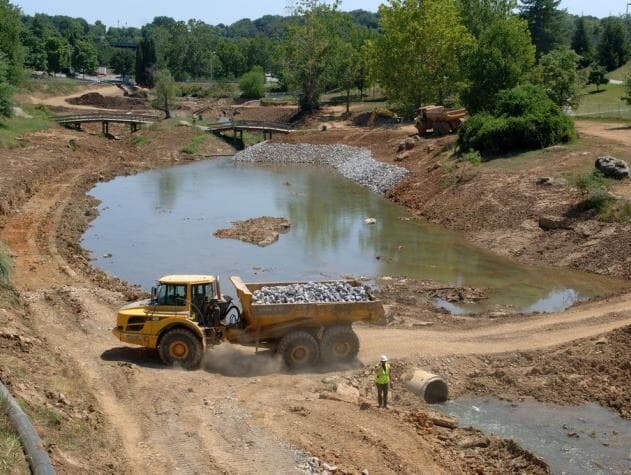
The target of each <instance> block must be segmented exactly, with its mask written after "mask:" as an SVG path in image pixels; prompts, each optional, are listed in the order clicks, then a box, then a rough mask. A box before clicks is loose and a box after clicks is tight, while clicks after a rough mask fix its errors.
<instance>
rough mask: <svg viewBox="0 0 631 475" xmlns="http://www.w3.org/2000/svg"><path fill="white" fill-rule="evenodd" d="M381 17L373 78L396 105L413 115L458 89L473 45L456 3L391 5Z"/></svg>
mask: <svg viewBox="0 0 631 475" xmlns="http://www.w3.org/2000/svg"><path fill="white" fill-rule="evenodd" d="M379 17H380V21H381V29H382V31H383V34H382V36H381V37H380V38H379V39H378V40H377V42H376V48H375V50H376V51H375V73H376V76H377V79H378V81H379V83H380V84H381V85H382V86H383V87H384V89H385V90H386V93H387V95H388V98H389V99H390V100H391V101H392V102H395V103H398V104H401V105H402V106H404V107H406V108H408V109H410V110H411V109H414V108H416V107H418V106H420V105H421V104H423V103H429V102H439V103H443V102H444V100H445V99H446V98H447V97H449V96H451V95H454V94H455V93H456V92H457V91H458V89H460V84H459V81H460V80H461V79H462V71H461V61H460V60H459V59H460V58H461V56H462V54H463V52H464V51H466V50H467V49H469V48H471V47H472V46H473V45H474V44H475V40H474V38H473V36H472V35H471V34H470V33H469V32H468V31H467V28H466V27H465V26H464V25H463V24H462V22H461V18H460V14H459V12H458V8H457V6H456V4H455V1H454V0H391V2H390V5H387V6H386V5H381V6H380V7H379Z"/></svg>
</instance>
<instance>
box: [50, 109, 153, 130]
mask: <svg viewBox="0 0 631 475" xmlns="http://www.w3.org/2000/svg"><path fill="white" fill-rule="evenodd" d="M55 120H56V121H57V123H59V124H61V125H65V126H66V127H73V128H75V129H77V130H81V124H87V123H93V122H101V127H102V129H103V133H104V134H109V125H110V124H111V123H116V124H129V128H130V130H131V131H132V132H135V131H137V130H138V129H139V128H140V127H141V126H142V124H155V123H156V122H159V121H160V120H161V119H160V117H158V116H157V115H152V114H131V113H119V114H117V113H112V112H92V113H86V114H73V115H60V116H57V117H56V118H55Z"/></svg>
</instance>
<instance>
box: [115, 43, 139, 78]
mask: <svg viewBox="0 0 631 475" xmlns="http://www.w3.org/2000/svg"><path fill="white" fill-rule="evenodd" d="M134 62H135V56H134V53H132V52H131V51H130V50H128V49H118V50H116V52H115V53H114V54H113V55H112V59H111V61H110V66H111V67H112V69H114V72H115V73H116V74H121V75H123V76H128V75H129V74H131V73H132V72H133V70H134Z"/></svg>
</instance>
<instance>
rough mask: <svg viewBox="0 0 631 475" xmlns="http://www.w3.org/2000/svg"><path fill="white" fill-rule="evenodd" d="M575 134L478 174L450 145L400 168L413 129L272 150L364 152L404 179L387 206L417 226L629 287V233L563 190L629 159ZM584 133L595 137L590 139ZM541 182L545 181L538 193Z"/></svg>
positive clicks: (357, 132) (614, 144) (624, 150)
mask: <svg viewBox="0 0 631 475" xmlns="http://www.w3.org/2000/svg"><path fill="white" fill-rule="evenodd" d="M601 128H602V127H601ZM580 130H581V131H582V133H583V135H584V136H583V138H582V139H581V141H580V142H579V143H578V144H575V145H571V146H567V147H552V148H550V149H547V150H544V151H542V152H537V153H531V154H526V155H524V156H519V157H514V158H506V159H497V160H494V161H491V162H487V163H483V164H482V165H480V166H473V165H471V164H470V163H466V162H465V163H459V162H457V161H455V160H454V159H453V158H451V154H452V149H453V147H454V143H455V137H445V138H439V139H435V138H423V139H421V140H420V141H418V142H415V143H414V146H413V148H412V149H410V150H407V151H406V152H405V154H404V158H403V159H402V160H400V161H398V160H397V155H398V154H399V153H398V150H399V147H400V144H401V142H402V141H403V140H405V139H406V138H408V137H409V136H411V135H413V134H415V133H416V129H414V128H413V127H403V128H399V129H379V128H377V129H366V128H356V127H352V128H349V127H347V128H344V129H336V130H329V131H324V132H322V131H320V132H304V133H297V134H291V135H289V136H284V137H279V138H277V139H276V140H277V141H280V142H289V143H302V142H307V143H314V144H329V143H343V144H348V145H353V146H360V147H366V148H369V149H370V150H371V152H372V154H373V157H374V158H375V159H377V160H381V161H383V162H387V163H396V164H397V165H399V166H403V167H406V168H407V169H408V170H410V171H411V173H410V175H409V176H408V178H407V180H405V181H404V182H403V183H402V184H401V185H400V186H399V187H397V188H396V189H394V190H392V191H391V192H390V194H389V198H390V199H391V200H393V201H395V202H397V203H400V204H402V205H403V206H405V207H407V208H409V209H410V210H412V211H413V212H414V213H415V214H416V215H417V216H419V217H420V218H424V219H427V220H428V221H430V222H432V223H437V224H440V225H442V226H446V227H448V228H451V229H455V230H459V231H462V232H463V233H464V234H465V235H466V236H467V238H469V239H470V240H472V241H474V242H476V243H478V244H480V245H482V246H483V247H485V248H487V249H489V250H491V251H493V252H496V253H498V254H503V255H506V256H509V257H512V258H514V259H517V260H520V261H522V262H527V263H536V264H544V265H555V266H563V267H575V268H579V269H583V270H587V271H591V272H596V273H601V274H606V275H611V276H617V277H624V278H631V258H630V257H629V256H630V255H631V224H624V223H608V222H602V221H599V220H597V219H595V218H594V215H593V214H591V213H581V212H580V211H579V208H578V204H579V203H580V202H581V201H582V200H583V197H582V196H581V195H580V193H579V192H578V191H577V190H576V189H574V188H572V186H571V184H570V182H571V179H572V177H573V176H575V175H576V174H577V173H579V172H587V171H591V170H592V169H593V166H594V161H595V159H596V158H597V157H598V156H601V155H606V154H607V155H613V156H616V157H619V158H622V159H626V160H629V159H631V152H630V151H629V150H630V149H629V147H628V146H627V144H626V143H625V142H624V141H623V140H622V139H621V135H620V134H618V135H616V138H617V139H619V141H612V140H611V137H610V136H603V137H601V136H600V135H597V132H598V130H600V129H598V128H597V129H593V131H592V129H591V128H590V127H586V126H584V125H583V126H582V127H580ZM607 130H608V129H606V130H605V131H607ZM590 131H592V133H593V134H594V135H588V134H589V133H590ZM400 157H401V155H400V154H399V158H400ZM544 177H550V178H551V179H552V180H550V181H546V182H545V183H542V182H541V180H540V179H541V178H544ZM627 181H628V180H627ZM629 190H631V188H630V185H629V184H628V183H626V182H622V183H620V185H618V186H617V187H616V188H615V190H614V192H615V193H618V194H620V195H621V196H625V197H627V198H630V197H631V193H630V192H629ZM542 216H543V217H552V218H558V221H559V222H562V223H563V225H561V226H558V227H556V228H550V227H548V228H547V229H543V228H542V227H540V225H539V220H540V218H541V217H542Z"/></svg>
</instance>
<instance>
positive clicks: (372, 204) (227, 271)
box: [82, 157, 622, 312]
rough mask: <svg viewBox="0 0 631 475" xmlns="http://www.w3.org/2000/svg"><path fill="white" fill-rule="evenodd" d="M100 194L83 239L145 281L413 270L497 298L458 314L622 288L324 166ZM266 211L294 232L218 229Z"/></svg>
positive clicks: (245, 170)
mask: <svg viewBox="0 0 631 475" xmlns="http://www.w3.org/2000/svg"><path fill="white" fill-rule="evenodd" d="M90 194H91V195H92V196H94V197H96V198H97V199H99V200H100V201H101V204H100V205H99V216H98V218H97V219H96V220H94V221H93V223H92V225H91V227H90V228H89V229H88V230H87V232H86V233H85V235H84V237H83V242H82V244H83V246H84V248H86V249H88V250H89V251H90V252H91V255H92V257H93V258H94V259H95V265H96V266H97V267H99V268H101V269H103V270H105V271H106V272H108V273H111V274H113V275H116V276H118V277H121V278H123V279H125V280H127V281H129V282H132V283H137V284H141V285H143V286H144V287H149V286H151V285H152V284H153V282H154V281H155V279H156V278H158V277H159V276H161V275H164V274H173V273H211V274H217V275H220V276H221V277H222V278H223V279H224V281H225V279H226V278H227V277H228V276H230V275H240V276H242V277H243V278H244V279H245V280H246V281H247V280H254V281H279V280H296V279H300V280H303V279H304V280H310V279H314V280H315V279H329V278H339V277H340V276H344V275H354V276H368V277H378V276H386V275H389V276H408V277H411V278H415V279H431V280H435V281H437V282H441V283H444V284H445V285H448V286H469V287H477V288H483V289H489V297H490V298H489V299H488V300H485V301H482V302H481V303H478V304H475V305H470V306H463V307H456V306H452V305H450V304H447V303H446V302H443V303H442V304H443V305H444V306H446V307H448V308H449V307H453V308H449V309H450V310H452V311H454V312H468V311H481V310H491V309H495V308H497V306H501V307H509V308H512V309H514V310H520V311H524V310H525V311H533V312H534V311H558V310H562V309H564V308H567V307H568V306H570V305H572V304H574V303H575V302H577V301H579V300H584V299H589V298H591V297H594V296H597V295H604V294H607V293H610V292H612V291H615V290H618V289H620V288H621V287H622V284H621V283H620V282H618V281H614V280H612V279H607V278H603V277H597V276H594V275H589V274H585V273H581V272H575V271H569V270H559V269H550V268H530V267H525V266H521V265H518V264H516V263H514V262H512V261H511V260H509V259H505V258H502V257H499V256H496V255H493V254H490V253H487V252H485V251H483V250H481V249H479V248H477V247H475V246H473V245H471V244H469V243H467V242H466V241H465V240H464V239H463V238H462V237H461V236H460V235H459V234H457V233H453V232H449V231H447V230H444V229H441V228H439V227H436V226H432V225H428V224H424V223H421V222H419V221H418V220H415V219H414V218H413V216H412V215H411V214H410V213H408V212H407V211H406V210H404V209H402V208H401V207H399V206H397V205H395V204H393V203H391V202H389V201H388V200H386V199H385V198H383V197H381V196H379V195H377V194H375V193H372V192H370V191H369V190H367V189H365V188H362V187H361V186H359V185H356V184H354V183H352V182H350V181H348V180H346V179H344V178H342V177H340V176H337V175H335V174H333V173H332V172H330V171H328V170H324V169H319V168H316V167H308V166H290V167H287V166H286V167H279V166H257V165H250V164H236V163H235V162H234V161H233V160H232V159H231V158H230V157H225V158H220V159H216V160H212V161H204V162H195V163H192V164H190V165H183V166H178V167H173V168H168V169H162V170H154V171H149V172H145V173H140V174H138V175H134V176H127V177H120V178H116V179H114V180H112V181H110V182H107V183H101V184H99V185H97V186H96V187H95V188H94V189H93V190H92V191H91V192H90ZM259 216H277V217H286V218H288V219H289V220H290V222H291V229H290V231H289V232H288V233H287V234H283V235H281V236H280V239H279V241H278V242H276V243H275V244H273V245H271V246H268V247H265V248H261V247H257V246H255V245H252V244H247V243H244V242H240V241H235V240H226V239H219V238H216V237H213V235H212V234H213V233H214V232H215V231H216V230H218V229H221V228H226V227H229V226H230V224H231V223H232V222H233V221H235V220H244V219H249V218H255V217H259ZM366 218H375V219H376V224H372V225H369V224H366V223H365V219H366ZM230 290H231V289H229V291H230Z"/></svg>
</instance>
